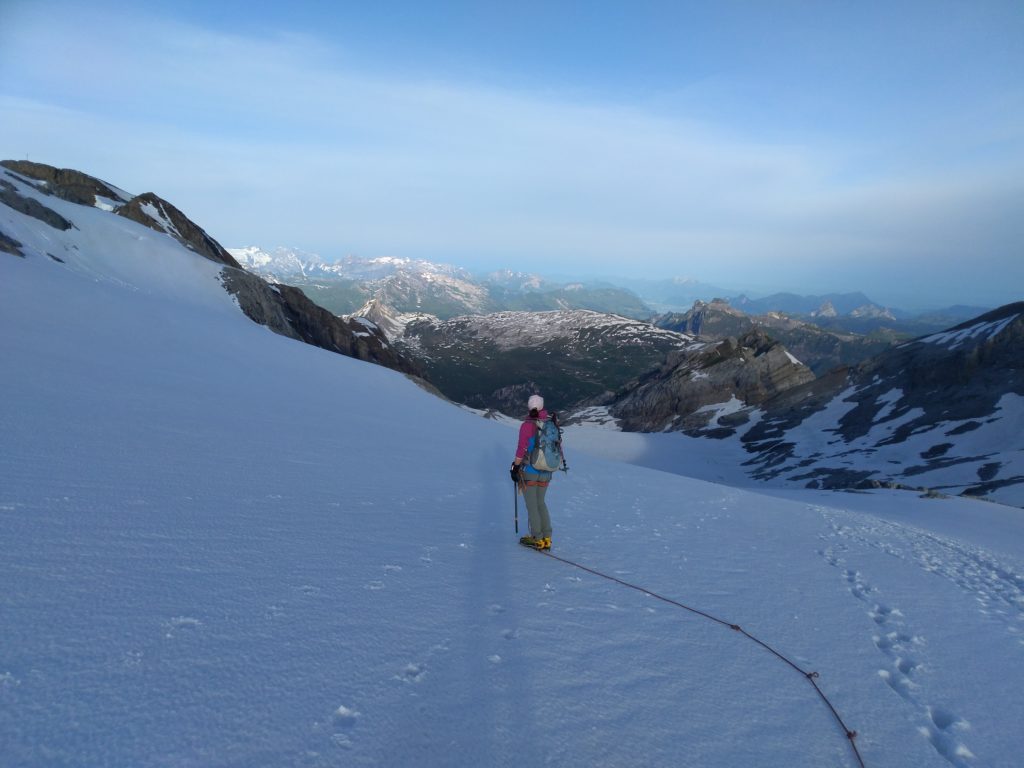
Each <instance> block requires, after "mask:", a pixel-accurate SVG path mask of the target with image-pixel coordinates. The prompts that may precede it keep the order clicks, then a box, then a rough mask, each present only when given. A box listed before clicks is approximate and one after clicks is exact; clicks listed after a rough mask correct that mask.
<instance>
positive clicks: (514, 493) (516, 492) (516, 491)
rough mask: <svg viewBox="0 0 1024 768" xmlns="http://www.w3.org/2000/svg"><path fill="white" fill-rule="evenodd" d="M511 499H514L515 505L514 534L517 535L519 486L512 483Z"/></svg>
mask: <svg viewBox="0 0 1024 768" xmlns="http://www.w3.org/2000/svg"><path fill="white" fill-rule="evenodd" d="M512 498H513V499H515V505H516V517H515V520H516V533H519V484H518V483H512Z"/></svg>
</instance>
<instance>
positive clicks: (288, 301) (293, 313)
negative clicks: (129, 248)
mask: <svg viewBox="0 0 1024 768" xmlns="http://www.w3.org/2000/svg"><path fill="white" fill-rule="evenodd" d="M222 279H223V281H224V286H225V287H226V288H227V289H228V291H230V292H231V293H232V294H234V295H235V297H236V298H237V299H238V303H239V305H240V306H241V308H242V311H243V312H245V314H246V316H248V317H249V318H250V319H251V320H253V321H254V322H257V323H259V324H261V325H265V326H267V327H268V328H270V330H272V331H274V332H275V333H279V334H281V335H282V336H288V337H289V338H293V339H298V340H299V341H304V342H306V343H307V344H312V345H314V346H317V347H322V348H323V349H327V350H330V351H331V352H338V353H340V354H342V355H347V356H349V357H355V358H358V359H359V360H365V361H367V362H371V363H377V364H378V365H383V366H385V367H386V368H392V369H394V370H396V371H401V372H403V373H408V374H412V375H415V376H422V375H423V371H422V369H421V368H420V366H419V365H417V364H416V363H415V362H413V361H412V360H411V359H409V358H408V357H406V356H404V355H402V354H400V353H399V352H398V351H397V350H396V349H395V348H394V347H393V346H392V345H391V344H390V343H388V340H387V338H385V336H384V334H383V333H382V332H381V331H380V329H379V328H377V326H376V325H374V324H373V323H372V322H369V321H366V320H361V319H359V318H345V317H338V316H337V315H334V314H332V313H330V312H328V311H327V310H326V309H324V308H323V307H320V306H318V305H317V304H314V303H313V301H311V300H310V299H309V297H307V296H306V294H304V293H303V292H302V291H301V290H299V289H298V288H294V287H292V286H290V285H271V284H269V283H267V282H266V281H265V280H263V279H262V278H260V277H257V276H256V275H253V274H250V273H249V272H246V271H245V270H243V269H240V268H227V269H225V270H224V272H223V273H222Z"/></svg>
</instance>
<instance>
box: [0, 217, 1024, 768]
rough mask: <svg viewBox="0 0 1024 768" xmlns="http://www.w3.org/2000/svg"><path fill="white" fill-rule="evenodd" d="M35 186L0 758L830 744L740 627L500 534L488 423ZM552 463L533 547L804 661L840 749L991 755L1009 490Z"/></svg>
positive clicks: (896, 758)
mask: <svg viewBox="0 0 1024 768" xmlns="http://www.w3.org/2000/svg"><path fill="white" fill-rule="evenodd" d="M51 204H53V205H54V206H55V207H57V208H58V209H59V212H60V213H61V215H64V216H67V217H69V218H71V219H72V220H73V221H75V223H76V224H77V225H78V226H79V230H71V231H70V232H69V233H68V235H67V237H68V239H65V240H57V239H56V238H57V235H55V234H53V233H52V232H49V233H44V234H43V235H40V234H39V233H38V230H36V229H33V227H32V225H30V224H27V223H25V222H24V221H22V220H21V219H20V218H19V217H20V215H19V214H13V213H9V212H8V211H9V209H3V208H0V226H2V227H3V229H4V231H5V232H9V233H10V234H11V235H12V236H15V237H17V238H18V239H19V240H21V241H22V242H25V243H27V244H28V245H29V247H28V248H27V254H28V255H27V258H24V259H21V258H15V257H13V256H7V255H3V254H0V359H2V360H3V363H4V375H3V376H0V403H2V404H3V406H2V410H0V478H2V483H0V585H2V591H0V631H2V634H0V765H3V766H8V767H11V768H15V767H18V766H93V765H116V766H134V767H137V768H144V767H147V766H275V767H277V766H342V765H344V766H411V765H417V766H420V765H422V766H435V765H438V766H440V765H444V766H467V767H468V766H473V767H474V768H476V767H477V766H517V767H518V766H542V765H549V766H587V767H588V768H590V767H591V766H635V765H643V766H680V765H688V766H711V767H712V768H725V767H727V766H728V767H730V768H731V767H732V766H760V767H762V768H793V767H794V766H808V767H811V766H813V767H815V768H817V767H818V766H839V767H843V766H846V767H851V766H855V765H856V763H855V760H854V757H853V754H852V752H851V750H850V747H849V744H848V742H847V740H846V738H845V736H844V734H843V733H841V732H840V730H839V729H838V727H837V725H836V723H835V721H834V720H833V719H832V718H831V715H830V714H829V712H828V711H827V709H826V707H825V706H824V704H823V703H822V702H821V701H820V700H819V699H818V698H817V696H816V695H815V694H814V692H813V690H812V689H811V687H810V686H809V685H808V684H807V681H806V680H805V679H804V678H803V677H802V676H801V675H800V674H799V673H797V672H795V671H794V670H793V669H791V668H790V667H787V666H786V665H785V664H783V663H782V662H780V661H779V660H778V659H776V658H775V657H774V656H772V655H771V654H769V653H768V652H766V651H765V650H764V649H763V648H761V647H759V646H757V645H755V644H754V643H752V642H750V641H749V640H747V639H746V638H744V637H742V636H741V635H739V634H738V633H735V632H732V631H731V630H729V629H727V628H724V627H722V626H720V625H717V624H714V623H712V622H709V621H707V620H705V619H702V618H700V617H699V616H695V615H693V614H689V613H687V612H685V611H682V610H679V609H678V608H675V607H673V606H671V605H667V604H665V603H663V602H661V601H657V600H654V599H652V598H650V597H647V596H645V595H643V594H641V593H639V592H636V591H634V590H630V589H626V588H624V587H622V586H620V585H617V584H614V583H611V582H609V581H607V580H604V579H599V578H596V577H594V576H592V575H590V574H588V573H585V572H583V571H580V570H577V569H574V568H572V567H570V566H567V565H565V564H563V563H560V562H557V561H555V560H552V559H550V558H547V557H544V556H543V555H540V554H537V553H535V552H531V551H529V550H526V549H524V548H522V547H520V546H518V545H517V544H516V537H515V534H514V533H513V530H512V523H513V521H512V516H513V498H512V485H511V483H510V482H509V480H508V474H507V468H508V463H509V461H510V459H511V455H512V451H513V448H514V443H515V437H516V433H515V430H514V427H510V426H509V425H507V424H503V423H497V422H493V421H489V420H485V419H481V418H479V417H478V416H476V415H474V414H472V413H469V412H467V411H464V410H462V409H459V408H457V407H454V406H451V405H449V404H447V403H445V402H443V401H441V400H439V399H436V398H434V397H432V396H431V395H429V394H428V393H426V392H424V391H422V390H420V389H418V388H417V387H416V386H415V385H414V384H412V383H411V382H410V381H408V380H407V379H405V378H404V377H402V376H401V375H399V374H396V373H394V372H392V371H389V370H385V369H383V368H381V367H379V366H373V365H367V364H364V363H360V362H358V361H356V360H353V359H351V358H346V357H342V356H339V355H333V354H330V353H328V352H325V351H323V350H320V349H317V348H313V347H309V346H306V345H303V344H301V343H298V342H295V341H292V340H289V339H286V338H284V337H281V336H277V335H275V334H273V333H271V332H270V331H268V330H267V329H266V328H264V327H262V326H258V325H256V324H254V323H252V322H250V321H249V320H248V319H246V318H245V317H244V316H243V315H242V314H241V312H240V311H239V310H238V308H237V307H236V306H235V305H234V302H233V300H232V299H231V298H230V297H229V296H228V294H227V293H225V292H224V290H223V289H222V288H221V286H220V285H219V284H218V282H217V274H216V273H217V269H216V265H214V264H212V263H211V262H209V261H207V260H205V259H202V258H201V257H199V256H197V255H195V254H193V253H190V252H188V251H187V250H186V249H185V248H183V247H181V246H179V245H178V244H177V243H176V242H174V241H173V240H171V239H170V238H166V237H164V236H162V235H159V234H157V233H155V232H152V231H150V230H147V229H145V228H144V227H142V226H140V225H137V224H135V223H133V222H130V221H127V220H124V219H119V218H117V217H114V216H113V215H112V214H110V213H108V212H105V211H103V210H100V209H96V208H88V209H87V208H84V207H76V206H72V205H71V204H65V203H63V201H51ZM103 217H109V218H106V219H105V218H103ZM44 236H45V237H46V238H51V239H50V240H49V242H44V240H42V239H41V238H43V237H44ZM47 248H49V249H50V250H52V251H53V253H54V255H59V256H61V258H63V259H64V261H65V263H59V262H57V261H54V260H53V259H50V258H47V257H46V256H45V252H46V250H47ZM569 460H570V466H571V467H572V470H571V472H570V473H569V474H568V475H559V476H558V477H556V479H555V481H554V484H553V486H552V488H551V491H550V493H549V503H550V506H551V508H552V514H553V519H554V523H555V550H554V551H555V552H556V553H557V554H559V555H561V556H565V557H569V558H571V559H573V560H575V561H578V562H580V563H583V564H586V565H587V566H589V567H592V568H597V569H599V570H601V571H603V572H604V573H607V574H609V575H613V576H615V577H616V578H619V579H622V580H625V581H628V582H631V583H635V584H639V585H642V586H644V587H645V588H647V589H649V590H652V591H655V592H658V593H660V594H662V595H665V596H667V597H670V598H673V599H675V600H680V601H683V602H685V603H687V604H689V605H693V606H695V607H697V608H699V609H701V610H704V611H708V612H710V613H713V614H715V615H717V616H721V617H722V618H724V619H726V620H728V621H734V622H737V623H739V624H741V625H742V626H743V627H744V629H746V630H747V631H748V632H751V633H753V634H756V635H757V636H759V637H761V638H763V639H764V640H765V641H767V642H769V643H771V644H772V645H773V646H775V647H776V648H778V649H779V650H781V651H782V652H784V653H786V654H787V655H789V656H791V657H792V658H793V659H794V661H795V662H796V663H798V664H800V665H801V666H802V667H804V668H806V669H812V670H816V671H818V672H819V673H820V675H821V677H820V679H819V684H820V685H821V687H822V689H823V690H824V691H825V692H826V693H827V694H828V696H829V697H830V698H831V699H832V701H833V702H834V704H835V705H836V707H837V708H838V709H839V711H840V712H841V713H842V715H843V717H844V718H845V719H846V721H847V723H848V724H849V725H850V727H852V728H855V729H856V730H857V731H858V733H859V736H858V737H857V742H858V744H859V745H860V747H861V749H862V751H863V754H864V757H865V762H866V764H867V765H868V766H871V768H882V767H884V766H890V767H891V768H913V767H915V766H933V767H939V768H942V767H945V766H950V765H952V766H961V767H964V766H968V767H972V766H1002V767H1004V768H1011V767H1012V766H1019V765H1020V755H1021V753H1020V722H1021V719H1022V717H1024V704H1022V701H1024V700H1022V698H1021V696H1020V681H1022V680H1024V622H1022V610H1024V564H1022V543H1021V542H1022V539H1024V537H1022V531H1024V523H1022V521H1021V518H1020V515H1019V514H1018V512H1019V511H1018V510H1008V509H1007V508H1005V507H1001V506H999V505H995V504H988V503H982V502H977V501H970V500H966V499H954V500H925V499H919V498H917V497H916V496H914V495H911V494H905V493H904V494H894V493H891V492H890V493H887V494H876V495H845V494H836V495H829V494H825V493H823V492H806V493H804V494H800V493H797V492H789V496H788V497H786V498H781V497H780V498H773V497H770V496H766V495H762V494H757V493H753V492H750V491H748V490H741V489H737V488H733V487H729V486H728V485H719V484H712V483H707V482H701V481H697V480H692V479H688V478H684V477H679V476H676V475H672V474H668V473H663V472H657V471H653V470H649V469H644V468H639V467H633V466H629V465H627V464H623V463H618V462H612V461H605V460H601V459H597V458H591V457H589V456H587V455H586V454H585V453H583V452H582V451H580V452H576V453H570V454H569ZM865 508H866V509H865ZM519 511H520V518H519V519H520V526H521V530H522V529H523V528H524V527H525V512H524V509H523V506H522V504H520V507H519ZM979 531H983V532H985V533H984V535H983V536H981V535H979V534H978V532H979Z"/></svg>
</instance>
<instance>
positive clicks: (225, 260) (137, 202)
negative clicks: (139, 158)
mask: <svg viewBox="0 0 1024 768" xmlns="http://www.w3.org/2000/svg"><path fill="white" fill-rule="evenodd" d="M150 212H152V215H151V213H150ZM117 215H118V216H124V217H125V218H126V219H131V220H132V221H135V222H138V223H139V224H143V225H145V226H147V227H149V228H150V229H155V230H156V231H157V232H164V233H166V234H168V235H170V236H171V237H173V238H174V239H175V240H177V241H178V242H179V243H181V244H182V245H184V246H185V247H186V248H188V249H189V250H190V251H195V252H196V253H198V254H199V255H200V256H205V257H206V258H208V259H209V260H210V261H215V262H217V263H218V264H224V265H226V266H229V267H236V268H238V269H241V267H240V266H239V264H238V262H237V261H235V258H234V257H233V256H232V255H231V254H230V253H228V252H227V250H225V249H224V247H223V246H221V244H220V243H218V242H217V241H216V240H214V239H213V238H212V237H210V236H209V235H208V234H206V231H205V230H204V229H202V228H201V227H199V226H198V225H197V224H195V223H194V222H193V221H192V220H191V219H190V218H188V216H186V215H185V214H184V213H182V212H181V211H179V210H178V209H177V208H175V207H174V206H173V205H171V204H170V203H168V202H167V201H166V200H164V199H163V198H161V197H159V196H158V195H155V194H153V193H152V192H145V193H144V194H141V195H138V196H137V197H133V198H132V199H131V200H129V201H128V202H127V203H126V204H125V205H122V206H121V207H120V208H118V209H117ZM154 216H155V217H156V218H154Z"/></svg>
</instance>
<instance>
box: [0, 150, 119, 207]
mask: <svg viewBox="0 0 1024 768" xmlns="http://www.w3.org/2000/svg"><path fill="white" fill-rule="evenodd" d="M0 165H2V166H3V167H4V168H7V169H9V170H11V171H14V172H15V173H17V174H18V175H19V176H23V177H25V178H26V179H33V180H35V181H41V182H43V185H42V186H41V187H40V188H41V189H43V190H44V191H46V192H48V193H50V194H52V195H54V196H56V197H59V198H61V199H62V200H67V201H69V202H72V203H78V204H79V205H89V206H93V205H96V196H97V195H99V196H100V197H106V198H109V199H111V200H114V201H115V202H122V203H123V202H125V201H126V200H125V197H124V196H123V195H122V194H120V193H119V192H118V191H117V190H115V189H114V188H113V187H111V186H110V185H109V184H107V183H105V182H103V181H100V180H99V179H97V178H95V177H94V176H89V175H87V174H85V173H82V172H81V171H75V170H72V169H70V168H54V167H53V166H52V165H44V164H43V163H33V162H30V161H28V160H3V161H0Z"/></svg>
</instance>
